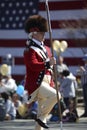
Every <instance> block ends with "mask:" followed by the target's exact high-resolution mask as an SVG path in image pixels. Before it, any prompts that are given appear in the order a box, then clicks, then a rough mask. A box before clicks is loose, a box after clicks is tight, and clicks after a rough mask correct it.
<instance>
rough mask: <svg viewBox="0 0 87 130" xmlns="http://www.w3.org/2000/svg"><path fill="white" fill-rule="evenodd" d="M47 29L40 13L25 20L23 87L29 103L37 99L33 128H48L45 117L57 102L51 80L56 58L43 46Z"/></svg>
mask: <svg viewBox="0 0 87 130" xmlns="http://www.w3.org/2000/svg"><path fill="white" fill-rule="evenodd" d="M47 31H48V27H47V20H46V19H45V18H44V17H42V16H40V15H33V16H30V17H28V19H27V20H26V22H25V32H26V33H27V34H28V40H27V42H26V43H27V45H26V49H25V51H24V62H25V66H26V82H25V88H26V89H27V90H28V93H29V95H30V97H31V98H30V100H29V103H31V102H33V101H38V113H37V118H35V120H36V127H35V130H42V129H43V128H49V126H48V125H47V124H46V117H47V116H48V114H49V112H50V111H51V109H52V108H53V106H54V105H55V104H56V103H57V97H56V90H55V88H53V86H54V85H53V80H52V73H53V72H52V67H53V65H54V64H56V60H55V58H54V57H51V58H50V59H49V57H48V55H47V51H46V48H45V47H44V35H45V32H47ZM60 97H61V96H60V94H59V98H60Z"/></svg>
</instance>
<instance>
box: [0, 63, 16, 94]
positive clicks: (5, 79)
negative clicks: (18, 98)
mask: <svg viewBox="0 0 87 130" xmlns="http://www.w3.org/2000/svg"><path fill="white" fill-rule="evenodd" d="M0 71H1V75H2V79H1V83H0V86H1V87H0V89H1V91H7V92H9V93H14V92H15V91H16V90H17V84H16V82H15V80H14V79H13V78H12V76H11V75H9V74H8V71H9V68H8V65H7V64H3V65H2V66H1V67H0Z"/></svg>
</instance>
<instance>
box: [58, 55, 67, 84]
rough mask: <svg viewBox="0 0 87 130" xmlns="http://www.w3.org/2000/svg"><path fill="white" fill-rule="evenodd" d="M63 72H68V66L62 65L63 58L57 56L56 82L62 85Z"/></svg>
mask: <svg viewBox="0 0 87 130" xmlns="http://www.w3.org/2000/svg"><path fill="white" fill-rule="evenodd" d="M63 70H69V68H68V66H67V65H66V64H65V63H64V58H63V57H62V56H58V64H57V76H58V82H59V83H60V84H61V83H62V75H61V74H62V72H63Z"/></svg>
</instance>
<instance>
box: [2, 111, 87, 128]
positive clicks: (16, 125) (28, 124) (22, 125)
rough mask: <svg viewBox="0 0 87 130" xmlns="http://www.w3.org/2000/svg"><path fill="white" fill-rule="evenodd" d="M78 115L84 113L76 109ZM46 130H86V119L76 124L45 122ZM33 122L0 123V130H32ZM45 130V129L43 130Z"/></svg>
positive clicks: (25, 120) (26, 120)
mask: <svg viewBox="0 0 87 130" xmlns="http://www.w3.org/2000/svg"><path fill="white" fill-rule="evenodd" d="M78 112H79V115H81V114H82V113H83V112H84V111H83V109H78ZM47 123H48V125H49V126H50V128H49V129H48V130H87V118H80V119H79V120H78V122H76V123H62V124H61V123H60V122H50V121H48V122H47ZM34 128H35V121H34V120H32V119H24V120H23V119H22V120H21V119H16V120H14V121H3V122H0V130H34ZM44 130H46V129H44Z"/></svg>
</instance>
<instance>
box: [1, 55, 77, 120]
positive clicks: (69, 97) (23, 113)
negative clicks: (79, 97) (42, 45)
mask: <svg viewBox="0 0 87 130" xmlns="http://www.w3.org/2000/svg"><path fill="white" fill-rule="evenodd" d="M58 58H59V59H58V61H59V62H58V65H57V77H58V88H59V91H60V93H61V96H62V100H61V101H60V106H61V114H62V120H63V122H67V121H68V122H76V121H77V120H78V118H79V117H78V112H77V109H76V90H77V88H78V84H77V81H76V77H75V76H74V75H73V74H72V73H71V72H70V71H69V68H68V66H67V65H66V64H64V63H63V57H61V56H60V57H58ZM2 67H3V68H4V70H3V71H0V120H14V119H30V118H33V116H37V109H38V102H37V101H36V102H32V103H31V104H28V101H29V98H30V96H29V95H28V92H27V90H25V88H24V83H25V78H24V79H23V80H22V82H20V84H17V83H16V81H15V80H14V79H13V78H12V76H11V74H8V71H7V68H8V65H6V64H3V65H2ZM2 103H3V104H4V108H3V109H1V105H2ZM50 115H51V117H50V119H49V120H50V121H58V120H59V114H58V104H55V106H54V107H53V109H52V111H51V112H50Z"/></svg>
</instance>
